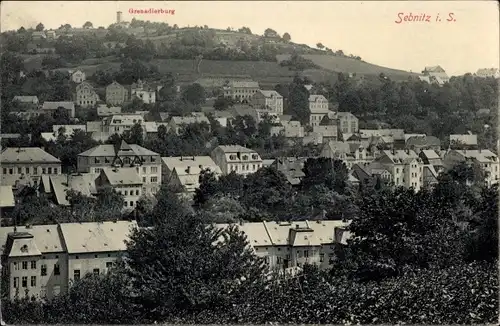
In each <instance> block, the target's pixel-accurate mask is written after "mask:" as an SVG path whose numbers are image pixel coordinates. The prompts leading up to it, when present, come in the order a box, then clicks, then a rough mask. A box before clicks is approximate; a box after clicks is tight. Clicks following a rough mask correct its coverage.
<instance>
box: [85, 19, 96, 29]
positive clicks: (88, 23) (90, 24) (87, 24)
mask: <svg viewBox="0 0 500 326" xmlns="http://www.w3.org/2000/svg"><path fill="white" fill-rule="evenodd" d="M93 26H94V25H92V23H91V22H89V21H86V22H85V24H83V28H92V27H93Z"/></svg>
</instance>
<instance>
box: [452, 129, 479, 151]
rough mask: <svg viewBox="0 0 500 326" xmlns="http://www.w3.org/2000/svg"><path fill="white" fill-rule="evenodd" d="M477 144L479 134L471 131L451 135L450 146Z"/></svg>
mask: <svg viewBox="0 0 500 326" xmlns="http://www.w3.org/2000/svg"><path fill="white" fill-rule="evenodd" d="M475 146H477V135H474V134H472V133H471V132H469V133H468V134H463V135H460V134H455V135H453V134H452V135H450V147H451V148H453V147H471V148H472V147H475Z"/></svg>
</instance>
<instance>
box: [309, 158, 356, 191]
mask: <svg viewBox="0 0 500 326" xmlns="http://www.w3.org/2000/svg"><path fill="white" fill-rule="evenodd" d="M303 171H304V173H305V176H304V177H303V178H302V181H301V183H300V185H301V187H302V188H303V189H310V188H311V187H314V186H317V185H324V186H326V187H327V188H328V189H330V190H334V191H336V192H337V193H339V194H343V193H344V192H345V189H346V186H347V175H348V172H347V167H346V166H345V164H344V163H343V162H342V161H341V160H333V159H330V158H324V157H320V158H309V159H307V161H306V162H305V164H304V169H303Z"/></svg>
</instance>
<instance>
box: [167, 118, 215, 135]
mask: <svg viewBox="0 0 500 326" xmlns="http://www.w3.org/2000/svg"><path fill="white" fill-rule="evenodd" d="M195 123H205V124H206V125H207V127H208V128H209V129H210V120H208V118H207V117H206V116H205V114H204V113H199V114H192V115H191V116H185V117H178V116H174V117H172V118H171V119H170V121H169V122H168V130H172V131H173V132H175V133H176V134H177V135H180V134H181V133H182V132H183V128H185V127H186V126H187V125H191V124H195Z"/></svg>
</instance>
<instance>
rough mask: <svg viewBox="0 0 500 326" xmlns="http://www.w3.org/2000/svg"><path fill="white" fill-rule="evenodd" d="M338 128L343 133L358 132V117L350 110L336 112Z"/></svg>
mask: <svg viewBox="0 0 500 326" xmlns="http://www.w3.org/2000/svg"><path fill="white" fill-rule="evenodd" d="M337 119H338V124H339V128H340V130H341V131H342V133H343V134H355V133H357V132H359V119H358V118H356V116H355V115H354V114H352V113H351V112H337Z"/></svg>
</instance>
